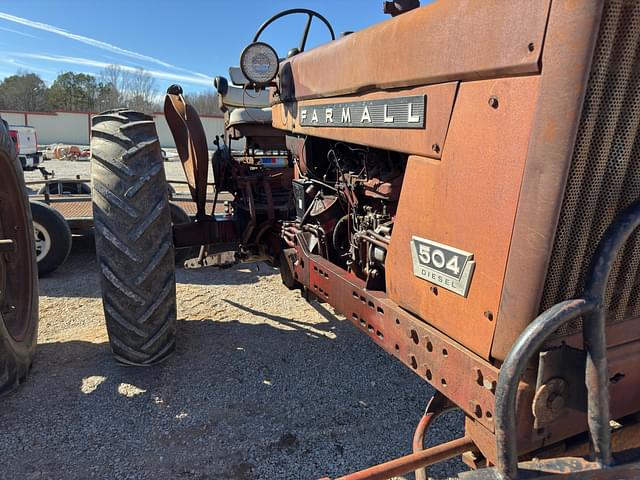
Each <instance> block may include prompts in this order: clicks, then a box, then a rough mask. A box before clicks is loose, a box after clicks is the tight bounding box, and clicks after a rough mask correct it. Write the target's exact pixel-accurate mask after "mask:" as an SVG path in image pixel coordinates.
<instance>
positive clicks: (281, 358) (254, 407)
mask: <svg viewBox="0 0 640 480" xmlns="http://www.w3.org/2000/svg"><path fill="white" fill-rule="evenodd" d="M228 303H229V304H232V305H233V306H234V307H237V308H241V309H243V310H245V311H248V312H250V313H252V314H254V315H258V316H263V317H265V318H267V319H269V321H271V322H275V323H276V325H273V324H271V323H262V324H248V323H241V322H239V321H235V320H234V321H226V322H216V321H213V320H203V321H195V320H194V321H180V322H178V344H177V348H176V353H175V354H174V355H173V356H172V357H171V358H170V359H169V360H168V361H167V362H165V363H164V364H162V365H159V366H156V367H151V368H134V367H123V366H120V365H118V364H116V363H115V362H114V361H113V359H112V357H111V352H110V350H109V347H108V345H107V344H106V343H99V344H96V343H89V342H80V341H70V342H64V343H48V344H41V345H39V347H38V348H39V350H38V354H37V359H36V363H35V366H34V370H33V372H32V376H31V377H30V378H29V381H28V382H27V383H26V384H25V385H24V386H23V387H22V388H21V389H20V390H19V391H18V392H17V393H15V394H13V395H10V396H8V397H6V398H5V399H3V400H2V408H1V409H0V424H1V425H3V428H2V429H0V450H1V451H2V452H3V454H2V457H1V458H0V472H5V473H6V474H7V475H8V476H7V477H3V478H91V477H95V478H136V479H137V478H142V479H144V478H150V479H151V478H154V479H155V478H162V479H164V478H189V479H191V478H194V479H216V480H217V479H238V480H248V479H268V480H276V479H318V478H320V477H323V476H325V475H329V476H332V477H335V476H338V475H339V474H346V473H348V472H350V471H354V470H357V469H361V468H364V467H367V466H370V465H373V464H374V463H378V462H382V461H385V460H388V459H391V458H394V457H396V456H400V455H404V454H407V453H409V451H410V445H411V436H412V433H413V429H414V427H415V425H416V424H417V422H418V420H419V418H420V416H421V414H422V411H423V409H424V406H425V404H426V401H427V398H428V396H429V395H430V393H431V390H430V388H429V387H428V386H427V385H426V384H425V383H424V382H423V381H421V380H420V379H419V378H417V377H416V376H415V375H413V374H412V373H411V372H410V371H409V370H407V369H406V368H405V367H403V366H401V365H400V364H399V362H396V361H394V360H393V359H392V357H390V356H388V355H387V354H385V353H384V352H382V351H381V350H380V349H378V348H377V347H375V346H374V345H373V344H372V343H371V342H370V341H369V340H368V339H367V338H366V337H364V336H363V335H361V334H360V333H359V332H357V331H356V329H355V328H354V327H353V326H351V325H350V324H349V323H348V322H346V321H340V320H338V319H337V318H335V317H334V316H333V315H331V314H330V313H329V312H328V311H326V309H324V307H322V306H319V308H321V309H322V310H324V312H325V313H324V314H323V315H324V316H325V319H326V320H327V321H326V322H323V323H320V324H313V325H311V324H306V325H305V324H299V323H298V322H295V321H291V320H289V319H286V318H284V317H279V316H274V315H269V314H266V313H264V312H260V311H258V310H254V309H250V308H247V307H243V306H241V305H237V304H235V303H233V302H231V301H228ZM310 330H313V331H310ZM430 433H431V434H430V437H429V440H430V443H434V442H440V441H443V440H447V439H451V438H454V437H455V436H459V435H460V434H461V433H462V421H461V417H460V416H459V415H457V416H456V415H454V416H453V417H452V416H448V417H443V418H441V419H439V421H438V423H437V424H436V427H435V428H434V429H433V430H431V432H430ZM463 468H464V467H463V466H462V464H461V463H460V462H458V461H451V462H447V463H445V464H442V465H439V466H437V467H434V468H432V469H431V472H430V473H431V475H434V476H436V477H437V478H444V477H447V476H449V475H452V474H455V472H457V471H460V470H461V469H463ZM129 475H130V476H129ZM0 476H2V474H0ZM407 478H413V477H412V476H409V477H407Z"/></svg>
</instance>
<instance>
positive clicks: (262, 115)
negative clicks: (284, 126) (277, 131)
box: [228, 108, 271, 127]
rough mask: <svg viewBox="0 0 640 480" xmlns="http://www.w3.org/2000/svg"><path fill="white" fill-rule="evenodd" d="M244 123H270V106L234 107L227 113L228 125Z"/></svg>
mask: <svg viewBox="0 0 640 480" xmlns="http://www.w3.org/2000/svg"><path fill="white" fill-rule="evenodd" d="M245 123H254V124H256V123H257V124H260V125H271V108H234V109H233V110H232V111H231V113H230V114H229V121H228V125H229V126H230V127H233V126H234V125H240V124H245Z"/></svg>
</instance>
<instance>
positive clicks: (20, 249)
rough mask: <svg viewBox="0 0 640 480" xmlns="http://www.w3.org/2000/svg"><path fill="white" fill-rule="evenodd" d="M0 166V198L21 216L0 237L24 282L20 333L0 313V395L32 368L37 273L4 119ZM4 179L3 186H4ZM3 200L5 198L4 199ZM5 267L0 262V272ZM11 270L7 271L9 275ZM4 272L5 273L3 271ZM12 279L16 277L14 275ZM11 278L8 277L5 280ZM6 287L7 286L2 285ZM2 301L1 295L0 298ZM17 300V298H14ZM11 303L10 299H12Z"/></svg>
mask: <svg viewBox="0 0 640 480" xmlns="http://www.w3.org/2000/svg"><path fill="white" fill-rule="evenodd" d="M0 167H1V168H2V171H1V173H0V175H2V177H3V178H2V179H0V186H2V187H1V188H0V198H2V197H3V195H12V197H13V198H12V199H10V200H9V202H15V205H19V208H18V209H16V213H15V215H16V217H20V221H19V224H17V225H14V226H11V225H5V228H6V229H7V230H8V231H7V232H3V233H2V232H0V238H3V237H4V238H10V239H13V240H14V241H15V242H16V250H15V252H13V253H11V254H9V255H16V256H17V257H18V261H17V264H16V268H18V269H19V271H20V272H21V275H23V279H24V282H23V283H24V284H23V285H22V286H21V287H20V289H19V290H18V291H17V292H14V294H15V295H18V296H19V298H17V302H16V303H17V305H16V308H15V309H14V311H15V312H16V313H14V315H20V318H18V320H19V322H20V324H21V330H22V332H21V333H20V334H19V335H12V334H11V326H10V324H9V323H8V321H9V317H8V316H6V315H5V316H3V313H1V312H0V395H4V394H7V393H9V392H11V391H13V390H14V389H15V388H16V387H18V385H19V384H20V383H22V382H23V381H24V380H25V379H26V377H27V374H28V372H29V369H30V368H31V364H32V362H33V357H34V355H35V351H36V343H37V342H36V340H37V337H38V275H37V270H36V268H37V267H36V255H35V246H34V239H33V228H32V223H31V209H30V208H29V200H28V197H27V192H26V189H25V186H24V175H23V173H22V165H21V164H20V161H19V160H18V156H17V154H16V151H15V147H14V144H13V141H12V140H11V138H10V137H9V133H8V131H7V128H6V124H5V122H0ZM3 182H6V183H4V186H3ZM9 183H10V184H11V185H12V186H13V188H14V189H15V191H17V192H22V193H21V194H20V193H18V194H17V195H14V193H15V192H11V191H10V190H9V191H7V190H6V189H5V188H6V185H7V184H9ZM4 200H5V203H6V201H7V199H4ZM2 216H3V212H2V206H0V229H1V227H2V223H3V220H2ZM4 268H5V267H4V266H3V265H0V273H2V272H4V270H3V269H4ZM9 272H10V270H6V273H7V274H9ZM2 275H4V273H2ZM14 279H15V278H14ZM8 280H10V279H8ZM7 287H9V286H8V285H6V286H4V287H3V288H5V289H6V288H7ZM15 287H16V286H15V285H13V286H12V287H11V288H8V290H5V291H4V292H2V293H3V295H6V294H7V292H8V291H10V290H11V289H12V288H15ZM0 300H1V297H0ZM14 300H16V299H14ZM11 303H13V304H16V303H14V302H13V301H12V302H11Z"/></svg>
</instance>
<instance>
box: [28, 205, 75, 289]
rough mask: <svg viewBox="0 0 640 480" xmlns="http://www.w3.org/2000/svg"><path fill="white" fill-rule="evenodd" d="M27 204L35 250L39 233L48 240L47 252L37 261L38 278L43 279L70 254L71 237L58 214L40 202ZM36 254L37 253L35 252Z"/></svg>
mask: <svg viewBox="0 0 640 480" xmlns="http://www.w3.org/2000/svg"><path fill="white" fill-rule="evenodd" d="M29 203H30V204H31V216H32V217H33V229H34V231H35V232H34V236H35V239H36V250H37V242H38V240H39V234H40V233H44V235H48V237H49V239H50V248H49V251H48V252H47V253H46V254H45V256H43V257H42V258H40V259H38V276H40V277H44V276H45V275H48V274H50V273H51V272H53V271H54V270H55V269H57V268H58V267H59V266H60V265H62V264H63V263H64V262H65V260H66V259H67V257H68V256H69V253H70V252H71V243H72V241H73V237H72V235H71V229H69V224H67V221H66V220H65V219H64V217H63V216H62V214H60V212H58V211H57V210H54V209H53V208H51V207H50V206H48V205H47V204H45V203H42V202H36V201H35V200H32V201H30V202H29ZM36 253H38V252H37V251H36Z"/></svg>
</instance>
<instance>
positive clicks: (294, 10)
mask: <svg viewBox="0 0 640 480" xmlns="http://www.w3.org/2000/svg"><path fill="white" fill-rule="evenodd" d="M296 13H305V14H306V15H307V24H306V25H305V27H304V32H303V33H302V39H301V40H300V47H299V48H298V52H304V47H305V46H306V45H307V37H308V36H309V29H310V28H311V23H312V22H313V17H316V18H318V20H320V21H321V22H322V23H324V24H325V26H326V27H327V29H328V30H329V33H330V34H331V40H335V39H336V34H335V33H334V32H333V27H332V26H331V24H330V23H329V21H328V20H327V19H326V18H324V17H323V16H322V15H320V14H319V13H318V12H316V11H314V10H309V9H308V8H291V9H289V10H283V11H282V12H280V13H276V14H275V15H274V16H273V17H271V18H269V19H268V20H267V21H266V22H264V23H263V24H262V25H261V26H260V28H259V29H258V31H257V32H256V35H255V36H254V37H253V41H254V42H257V41H258V40H259V39H260V35H262V32H264V31H265V29H266V28H267V27H268V26H269V25H271V24H272V23H273V22H275V21H276V20H278V19H279V18H282V17H286V16H289V15H295V14H296Z"/></svg>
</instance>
